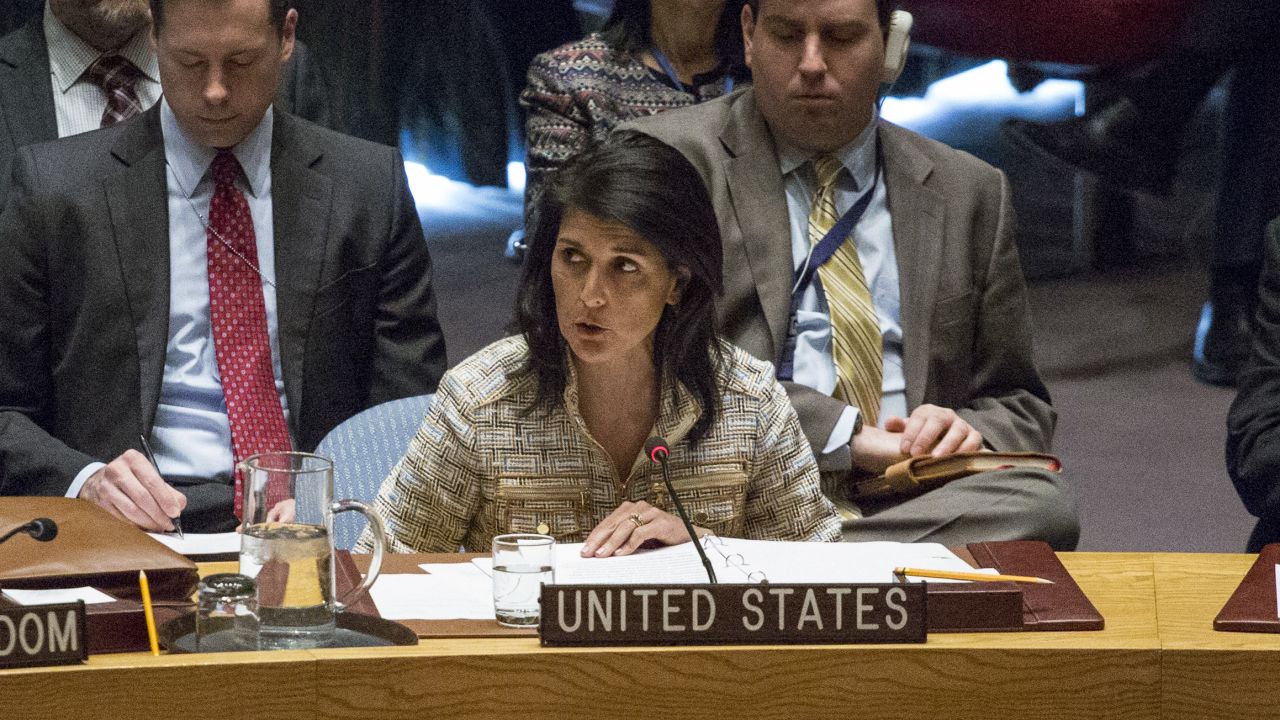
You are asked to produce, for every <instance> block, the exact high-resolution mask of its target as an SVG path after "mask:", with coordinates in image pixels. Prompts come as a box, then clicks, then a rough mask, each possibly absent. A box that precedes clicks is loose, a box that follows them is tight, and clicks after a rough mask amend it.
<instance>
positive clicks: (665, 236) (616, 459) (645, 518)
mask: <svg viewBox="0 0 1280 720" xmlns="http://www.w3.org/2000/svg"><path fill="white" fill-rule="evenodd" d="M720 285H721V250H720V236H719V232H718V230H717V226H716V220H715V214H714V212H713V211H712V206H711V201H710V198H709V197H708V194H707V191H706V188H705V187H704V186H703V184H702V180H701V178H700V177H699V176H698V174H697V172H696V171H695V170H694V168H693V167H692V166H691V165H690V164H689V163H688V161H686V160H685V159H684V157H683V156H682V155H680V153H678V152H677V151H675V150H674V149H672V148H670V147H668V146H667V145H664V144H663V143H661V142H659V141H657V140H654V139H652V138H650V137H647V136H644V135H639V134H635V133H623V134H619V135H615V136H613V137H612V138H611V139H610V141H609V142H608V143H606V144H603V145H598V146H595V147H593V148H589V149H588V150H587V151H585V152H584V153H582V154H581V155H579V156H578V157H577V158H576V159H575V160H574V161H572V162H571V163H570V164H569V165H568V166H566V167H565V168H564V170H562V171H561V172H560V173H558V174H557V175H556V176H555V178H554V180H553V181H552V182H551V183H550V185H549V187H548V188H547V192H546V194H545V195H544V196H543V200H542V204H541V207H540V213H539V223H538V226H537V228H536V229H535V231H534V234H533V239H532V242H531V245H530V254H529V257H528V261H527V263H526V265H525V269H524V275H523V277H522V278H521V284H520V288H519V292H518V295H517V301H516V304H517V307H516V316H517V323H518V326H519V329H520V334H519V335H517V336H514V337H509V338H506V339H504V340H500V341H498V342H496V343H494V344H492V345H490V346H488V347H487V348H485V349H483V350H481V351H480V352H478V353H476V354H475V355H473V356H471V357H470V358H467V359H466V360H464V361H462V363H461V364H459V365H458V366H457V367H455V368H453V369H452V370H450V371H449V372H448V373H447V374H446V375H445V377H444V379H443V380H442V381H441V382H440V388H439V390H438V393H437V395H436V398H435V401H434V403H433V404H432V406H431V410H430V411H429V412H428V414H427V417H426V419H425V420H424V421H423V424H422V427H421V429H420V430H419V431H418V433H417V435H416V437H415V438H414V439H413V441H412V443H411V444H410V446H409V449H408V451H407V452H406V454H405V456H404V458H402V459H401V461H400V462H399V464H398V465H397V466H396V467H395V469H393V470H392V472H391V475H390V476H389V477H388V478H387V480H386V481H385V482H384V483H383V486H382V489H381V491H380V492H379V494H378V498H377V501H376V503H375V505H376V508H377V510H378V512H379V513H380V514H381V515H382V517H384V518H386V519H387V530H388V536H389V537H390V539H391V547H392V548H393V549H395V550H398V551H401V552H447V551H453V550H456V549H458V547H459V546H462V547H464V548H465V549H467V550H470V551H485V550H488V548H489V545H490V541H491V539H492V538H493V536H494V535H498V534H502V533H508V532H536V533H542V534H549V535H553V536H555V538H556V539H557V540H558V541H564V542H578V541H583V542H585V544H584V547H583V554H584V555H595V556H600V557H603V556H607V555H623V554H628V553H631V552H633V551H635V550H636V549H637V548H638V547H639V546H640V545H641V544H643V543H645V542H646V541H648V542H650V543H651V544H653V543H662V544H675V543H681V542H686V541H688V535H687V533H686V532H685V529H684V527H683V525H682V524H681V521H680V519H679V518H678V517H676V516H675V515H673V514H672V512H673V511H674V510H673V503H672V502H671V500H670V498H668V497H667V493H666V492H665V487H664V486H663V483H662V476H661V471H660V469H657V468H655V467H654V466H653V464H652V463H651V462H650V460H649V459H648V458H647V457H646V456H645V454H644V452H643V448H644V445H645V441H646V439H648V438H649V437H651V436H654V435H657V436H661V437H662V438H665V439H666V441H667V442H668V445H669V447H670V461H669V468H670V476H671V480H672V484H673V485H674V487H675V490H676V492H677V493H678V494H679V496H680V499H681V501H682V502H683V504H684V506H685V508H686V510H687V511H688V512H689V515H690V516H691V519H692V521H693V524H694V526H695V527H696V528H697V531H698V532H699V534H703V533H706V532H714V533H716V534H719V535H725V536H736V537H746V538H755V539H776V540H837V539H839V537H840V526H839V522H838V520H837V518H836V516H835V511H834V508H833V507H832V505H831V504H830V502H829V501H828V500H827V499H826V498H825V497H824V496H823V495H822V493H821V491H820V489H819V484H818V472H817V468H816V466H815V464H814V460H813V455H812V453H811V452H810V450H809V445H808V443H807V441H806V440H805V438H804V436H803V435H802V434H801V431H800V425H799V422H798V421H797V419H796V416H795V412H794V411H793V410H792V409H791V405H790V404H789V402H788V400H787V396H786V394H785V392H784V391H783V389H782V387H781V386H780V385H778V383H777V382H776V381H775V380H774V377H773V367H772V365H770V364H769V363H767V362H762V361H759V360H756V359H754V358H752V357H750V356H749V355H747V354H746V353H745V352H743V351H741V350H738V349H737V348H735V347H733V346H731V345H729V344H727V343H724V342H723V341H720V340H719V339H718V338H717V337H716V333H715V327H714V322H715V296H716V295H717V294H718V293H719V291H720ZM366 543H367V538H362V539H361V543H360V544H358V545H357V547H358V548H362V547H364V546H365V544H366Z"/></svg>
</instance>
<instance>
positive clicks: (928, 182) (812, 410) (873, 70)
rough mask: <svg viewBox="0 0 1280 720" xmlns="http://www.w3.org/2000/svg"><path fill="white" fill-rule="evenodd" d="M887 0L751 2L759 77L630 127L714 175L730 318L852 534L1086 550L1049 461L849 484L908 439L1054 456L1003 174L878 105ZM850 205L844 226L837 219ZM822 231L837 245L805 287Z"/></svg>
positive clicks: (887, 36)
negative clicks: (904, 482) (897, 489)
mask: <svg viewBox="0 0 1280 720" xmlns="http://www.w3.org/2000/svg"><path fill="white" fill-rule="evenodd" d="M891 11H892V7H891V4H890V2H887V1H886V2H876V0H786V1H784V0H751V2H749V4H748V5H747V6H746V7H745V8H744V9H743V11H742V28H743V34H744V38H745V41H746V57H747V62H748V65H750V67H751V70H752V74H753V78H754V81H753V82H754V85H753V87H752V88H748V89H744V90H742V91H739V92H737V93H735V94H733V95H731V96H729V97H726V98H722V99H720V100H717V101H713V102H709V103H704V104H702V105H698V106H695V107H692V108H687V109H684V110H679V111H674V112H669V113H663V114H661V115H658V116H654V117H651V118H646V119H644V120H641V121H638V122H637V123H635V125H634V127H636V128H637V129H639V130H642V131H644V132H647V133H650V134H652V135H654V136H655V137H657V138H659V139H661V140H664V141H666V142H668V143H670V144H671V145H673V146H675V147H676V148H678V149H679V150H680V151H681V152H683V153H684V154H685V156H686V157H688V158H689V160H690V161H691V162H692V163H693V164H694V165H695V166H696V167H697V168H698V169H699V171H700V172H701V173H702V175H703V178H704V179H705V180H706V182H707V185H708V188H709V190H710V192H711V195H712V198H713V200H714V202H715V203H716V211H717V218H718V220H719V222H720V230H721V233H722V236H723V238H724V246H725V247H724V257H725V273H724V274H725V297H724V300H723V303H722V305H721V308H720V313H721V320H722V329H723V332H724V334H725V336H726V337H727V338H729V339H730V340H732V341H733V342H735V343H737V344H739V345H741V346H742V347H744V348H745V349H747V350H748V351H750V352H751V353H753V354H755V355H756V356H758V357H761V358H767V359H770V360H774V361H775V362H777V363H778V364H779V377H780V378H781V379H783V380H784V381H786V382H785V383H784V384H785V385H786V387H787V389H788V392H789V393H790V395H791V398H792V403H793V404H794V406H795V408H796V410H797V413H798V414H799V416H800V421H801V424H802V425H803V426H804V430H805V434H806V435H807V436H808V438H809V440H810V443H811V445H812V447H813V450H814V454H815V456H816V457H817V458H818V461H819V466H820V469H822V470H823V471H824V484H825V486H826V488H827V491H828V493H829V494H831V495H832V496H833V500H835V501H836V502H837V504H838V505H841V506H842V509H843V511H844V517H845V537H846V539H849V540H883V539H890V540H904V541H922V540H934V541H939V542H944V543H949V544H955V543H964V542H973V541H980V540H1001V539H1022V538H1036V539H1044V540H1046V541H1048V542H1050V543H1051V544H1053V545H1054V546H1055V547H1057V548H1060V549H1070V548H1073V547H1074V546H1075V544H1076V540H1077V537H1078V534H1079V526H1078V521H1077V519H1076V515H1075V510H1074V506H1073V503H1072V501H1071V499H1070V497H1069V496H1068V495H1067V494H1066V493H1065V491H1064V488H1063V485H1062V481H1061V479H1060V478H1059V477H1058V476H1057V475H1055V474H1050V473H1041V472H1033V471H1022V470H1000V471H995V472H987V473H981V474H978V475H974V476H970V477H968V478H965V479H961V480H956V481H953V482H951V483H950V484H948V485H946V486H944V487H942V488H939V489H935V490H932V491H930V492H927V493H925V494H924V495H921V496H919V497H916V498H912V499H906V500H895V501H888V502H878V503H875V504H870V503H863V504H862V506H859V505H858V504H856V503H854V502H852V501H851V500H850V499H849V483H850V482H851V481H852V480H855V479H857V478H858V477H860V476H867V475H874V474H877V473H879V472H881V471H883V470H884V468H885V467H887V466H888V465H890V464H892V463H893V462H895V461H898V460H900V459H902V458H904V457H907V456H920V455H934V456H942V455H948V454H952V453H955V452H959V451H973V450H978V449H981V448H987V449H994V450H1002V451H1048V450H1049V448H1050V442H1051V438H1052V434H1053V427H1054V423H1055V420H1056V416H1055V413H1054V411H1053V408H1052V407H1051V406H1050V404H1049V395H1048V392H1047V391H1046V389H1045V387H1044V384H1043V383H1042V382H1041V381H1040V378H1039V376H1038V374H1037V372H1036V369H1035V367H1034V365H1033V363H1032V353H1031V336H1030V327H1029V325H1030V324H1029V319H1028V316H1027V302H1026V293H1025V285H1024V280H1023V276H1022V272H1021V267H1020V264H1019V260H1018V255H1017V250H1016V248H1015V246H1014V240H1013V211H1012V208H1011V206H1010V199H1009V189H1008V185H1007V183H1006V180H1005V178H1004V175H1003V174H1002V173H1000V172H999V171H998V170H996V169H994V168H992V167H990V166H989V165H987V164H985V163H983V162H981V161H979V160H977V159H976V158H973V157H972V156H970V155H967V154H965V153H962V152H959V151H956V150H953V149H951V148H948V147H946V146H944V145H942V144H940V143H937V142H934V141H931V140H928V139H926V138H924V137H921V136H920V135H917V134H915V133H912V132H910V131H907V130H904V129H902V128H899V127H896V126H894V125H891V124H889V123H887V122H884V121H882V120H880V119H879V118H878V114H877V111H876V104H877V96H878V93H879V87H880V83H881V81H882V79H883V80H888V79H891V78H892V76H893V74H894V73H893V72H892V70H893V68H886V44H888V46H889V47H891V48H892V47H893V46H894V45H895V42H894V40H895V39H894V37H893V33H891V32H890V27H891V17H892V16H891ZM888 64H889V65H893V64H895V63H894V62H889V63H888ZM846 213H848V214H849V215H850V218H849V220H848V222H850V223H851V224H852V225H851V226H852V228H853V230H852V233H851V234H850V233H848V232H845V233H843V234H842V233H840V232H839V231H838V230H834V229H832V228H833V223H834V222H835V219H836V218H837V217H841V216H843V215H845V214H846ZM837 227H838V225H837ZM827 234H830V235H832V236H833V239H834V242H829V243H828V244H825V245H824V244H823V243H822V242H820V240H821V239H822V238H823V237H824V236H825V235H827ZM815 246H817V247H815ZM824 247H825V248H827V249H830V248H835V249H834V250H832V251H831V252H832V253H833V254H831V260H830V261H828V262H826V263H823V264H822V265H821V267H820V268H819V269H818V271H817V272H815V273H814V274H813V278H812V282H809V283H808V284H806V282H805V281H804V280H803V279H802V278H803V277H804V275H805V272H804V271H805V270H806V269H807V268H808V267H809V266H811V265H818V264H819V263H822V259H821V257H819V255H820V254H821V252H822V250H821V249H822V248H824ZM793 294H794V297H793Z"/></svg>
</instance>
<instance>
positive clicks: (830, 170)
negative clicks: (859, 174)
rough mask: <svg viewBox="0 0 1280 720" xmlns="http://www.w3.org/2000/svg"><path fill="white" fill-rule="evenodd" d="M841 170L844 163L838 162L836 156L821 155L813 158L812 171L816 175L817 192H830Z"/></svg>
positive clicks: (838, 159)
mask: <svg viewBox="0 0 1280 720" xmlns="http://www.w3.org/2000/svg"><path fill="white" fill-rule="evenodd" d="M843 171H844V163H842V162H840V158H838V157H833V156H831V155H823V156H822V157H819V158H814V160H813V172H814V174H815V175H817V177H818V192H820V193H824V192H830V190H831V188H832V187H833V186H835V184H836V180H837V179H838V178H839V177H840V173H841V172H843Z"/></svg>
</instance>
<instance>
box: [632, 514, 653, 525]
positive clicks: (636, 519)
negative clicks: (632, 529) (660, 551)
mask: <svg viewBox="0 0 1280 720" xmlns="http://www.w3.org/2000/svg"><path fill="white" fill-rule="evenodd" d="M631 522H633V523H635V526H636V527H644V526H645V525H647V524H648V523H649V521H648V520H644V519H641V517H640V516H639V515H632V516H631Z"/></svg>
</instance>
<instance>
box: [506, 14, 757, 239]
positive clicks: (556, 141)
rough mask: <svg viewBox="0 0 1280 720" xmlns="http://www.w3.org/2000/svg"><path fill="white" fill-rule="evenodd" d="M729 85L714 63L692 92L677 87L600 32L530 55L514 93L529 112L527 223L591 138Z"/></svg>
mask: <svg viewBox="0 0 1280 720" xmlns="http://www.w3.org/2000/svg"><path fill="white" fill-rule="evenodd" d="M736 80H737V82H736V85H734V86H736V87H742V85H743V84H744V83H745V82H746V81H747V79H746V76H745V75H744V76H743V77H738V78H736ZM730 85H731V84H730V83H728V82H727V78H726V75H725V71H724V70H723V69H720V70H718V71H712V72H709V73H705V74H702V75H698V76H697V77H695V78H694V83H693V86H692V87H690V88H689V90H691V91H692V92H689V91H686V90H681V89H678V88H676V87H674V86H673V85H672V84H671V82H670V81H669V80H668V79H667V76H666V75H664V74H662V73H661V72H658V71H656V70H653V69H651V68H649V66H647V65H645V64H644V63H643V62H641V61H640V59H639V58H637V57H635V56H634V55H632V54H630V53H627V52H623V51H621V50H617V49H614V48H613V47H612V46H611V45H609V44H608V43H606V42H605V41H604V40H603V39H601V37H600V35H599V34H598V33H593V34H591V35H588V36H587V37H586V38H584V39H582V40H578V41H577V42H572V43H569V44H567V45H562V46H560V47H558V48H556V49H555V50H551V51H550V52H545V53H542V54H541V55H539V56H537V57H536V58H534V59H533V62H532V63H531V64H530V65H529V75H528V78H527V84H526V85H525V89H524V91H523V92H522V93H520V104H521V105H522V106H523V107H524V109H525V111H526V112H527V113H528V120H527V121H526V122H525V129H526V135H527V136H528V153H527V156H526V158H525V167H526V168H527V171H528V177H527V180H526V184H525V193H524V198H525V203H524V207H525V229H526V230H527V231H529V232H532V231H533V224H532V223H533V221H534V218H533V215H532V212H533V210H534V209H535V208H537V206H538V200H539V198H541V197H542V192H543V188H544V187H545V185H546V182H547V180H548V179H549V178H550V177H551V175H552V174H553V173H554V172H555V171H556V170H559V169H560V168H561V167H563V166H564V164H565V163H566V162H568V161H569V160H570V159H571V158H573V157H574V156H575V155H577V154H578V153H580V152H582V150H583V148H585V147H586V146H587V145H588V144H589V143H590V142H591V141H593V140H603V139H604V138H605V137H606V136H608V134H609V133H610V132H612V131H613V129H614V128H615V127H617V126H618V125H619V124H621V123H623V122H626V121H627V120H634V119H635V118H639V117H645V116H646V115H653V114H656V113H660V112H663V111H665V110H671V109H674V108H680V107H685V106H688V105H694V104H696V103H700V102H703V101H705V100H710V99H712V98H717V97H720V96H721V95H724V94H725V90H726V88H728V87H730Z"/></svg>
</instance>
